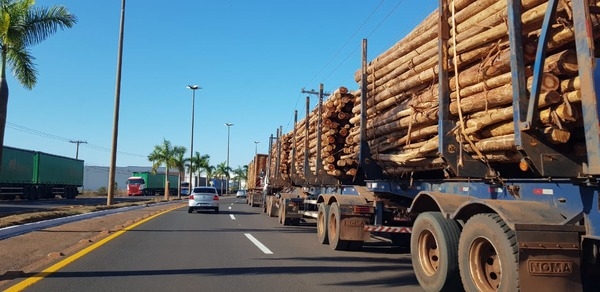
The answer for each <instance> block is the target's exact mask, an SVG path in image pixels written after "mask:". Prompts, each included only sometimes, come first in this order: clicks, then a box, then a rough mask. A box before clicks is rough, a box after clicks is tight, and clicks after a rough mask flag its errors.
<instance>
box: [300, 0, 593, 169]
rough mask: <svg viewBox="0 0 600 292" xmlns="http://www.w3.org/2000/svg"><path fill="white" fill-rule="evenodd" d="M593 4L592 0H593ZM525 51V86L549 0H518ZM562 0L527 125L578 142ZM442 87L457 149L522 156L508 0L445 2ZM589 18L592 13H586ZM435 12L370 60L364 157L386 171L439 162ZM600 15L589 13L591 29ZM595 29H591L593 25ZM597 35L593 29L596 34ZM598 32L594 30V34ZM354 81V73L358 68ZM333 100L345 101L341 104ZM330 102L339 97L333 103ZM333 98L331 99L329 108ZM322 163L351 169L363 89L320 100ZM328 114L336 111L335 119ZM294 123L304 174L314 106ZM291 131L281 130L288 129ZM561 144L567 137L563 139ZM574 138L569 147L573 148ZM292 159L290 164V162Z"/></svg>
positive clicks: (570, 45) (567, 15)
mask: <svg viewBox="0 0 600 292" xmlns="http://www.w3.org/2000/svg"><path fill="white" fill-rule="evenodd" d="M597 2H600V1H598V0H594V3H596V5H597ZM521 3H522V16H521V20H522V23H523V35H524V36H525V38H524V39H525V42H524V44H523V48H522V51H523V53H524V59H525V63H526V66H528V68H526V70H525V74H526V75H527V76H528V77H529V80H528V88H529V89H531V79H532V78H531V75H532V72H531V71H532V70H531V66H532V65H533V61H534V58H535V54H536V50H537V41H538V38H539V35H540V30H541V29H540V28H541V23H542V21H543V18H544V14H545V12H546V9H547V4H548V3H547V1H546V0H521ZM565 3H570V1H568V0H567V1H561V2H560V4H559V11H558V12H557V13H556V20H555V25H553V26H552V28H551V29H550V36H549V39H550V41H549V43H548V58H547V59H546V62H545V64H544V74H543V78H542V90H541V93H540V97H539V101H538V108H539V117H538V118H537V120H536V121H534V123H536V125H537V126H538V129H539V131H540V134H541V135H544V136H545V137H546V138H547V140H548V141H550V142H551V143H556V144H560V145H568V147H578V146H576V144H577V143H579V142H581V141H573V139H574V138H573V137H571V136H572V135H571V133H574V132H576V131H582V130H581V129H582V124H581V117H580V112H581V93H580V87H579V78H578V72H577V60H576V56H575V52H574V49H575V45H574V35H573V30H572V27H573V23H572V17H571V10H570V8H565V7H564V6H563V4H565ZM448 10H449V11H450V14H449V18H448V24H449V26H450V31H449V36H450V37H449V40H448V44H447V45H448V53H449V57H450V60H449V64H448V68H449V70H448V73H449V84H448V87H449V88H450V96H449V102H450V109H449V110H450V118H451V119H452V121H454V122H455V127H454V129H453V130H452V132H451V133H441V134H442V135H454V136H455V137H456V139H457V141H459V142H460V143H461V145H462V149H461V150H462V151H464V152H465V153H466V154H468V155H471V156H472V157H473V158H475V159H480V160H485V161H487V162H490V163H511V162H515V161H518V159H520V157H519V155H518V153H517V151H516V149H515V148H516V147H515V141H514V124H513V112H514V111H513V106H512V102H513V92H512V91H513V90H512V83H513V82H515V81H513V80H512V75H511V68H510V58H511V56H510V54H511V52H510V50H509V43H508V24H507V21H506V19H507V17H508V16H507V2H506V1H505V0H477V1H472V0H455V1H449V9H448ZM592 17H595V16H592ZM438 18H439V15H438V12H437V11H434V12H433V13H432V14H430V16H428V17H427V18H426V19H425V20H424V21H423V22H421V23H420V24H419V25H418V26H417V27H416V28H415V29H414V30H413V31H412V32H411V33H410V34H408V35H407V36H406V37H405V38H404V39H402V40H400V41H399V42H398V43H396V44H395V45H394V46H393V47H392V48H390V49H389V50H387V51H386V52H384V53H382V54H381V55H379V56H378V57H376V58H375V59H374V60H373V61H371V62H370V63H369V64H368V66H367V88H366V89H367V96H368V98H367V101H366V117H367V124H366V131H365V133H364V134H365V136H366V141H367V143H368V145H369V148H370V151H371V159H373V160H375V161H376V162H377V163H378V164H379V165H380V166H382V168H383V170H384V172H385V173H387V174H388V175H403V174H405V173H409V172H413V171H421V170H431V169H440V168H442V167H443V166H444V165H443V161H442V160H441V159H440V158H439V157H438V154H437V152H438V141H439V140H438V134H439V133H438V111H439V101H438V98H439V97H438V95H439V85H438V82H439V80H438V73H439V68H438V59H439V56H438V41H439V36H438ZM599 23H600V21H597V19H594V21H593V24H594V25H595V26H598V24H599ZM595 31H598V30H597V29H595ZM599 35H600V34H599ZM595 37H596V38H597V37H598V36H595ZM355 80H356V82H357V83H358V84H361V72H360V71H358V72H356V74H355ZM340 98H341V99H342V100H344V101H343V102H340V101H339V100H340ZM336 102H337V103H338V104H337V105H336ZM330 103H331V105H330ZM323 108H324V109H325V110H324V111H323V114H322V118H323V120H324V121H326V122H324V123H323V130H322V132H323V136H322V137H321V138H322V145H321V146H323V148H322V153H321V159H322V160H321V161H322V162H323V165H324V168H325V170H326V171H327V173H328V174H330V175H333V176H336V177H348V176H352V175H354V174H355V172H356V165H357V162H358V151H359V147H358V144H359V142H360V128H359V127H360V112H361V104H360V93H359V92H355V93H353V94H350V93H347V91H346V90H345V88H344V90H342V88H340V89H339V90H337V91H336V93H334V94H333V95H332V96H331V97H330V98H329V99H328V100H327V101H325V103H324V107H323ZM332 117H336V119H333V118H332ZM306 118H308V119H309V124H310V127H309V130H308V131H309V133H308V135H306V134H305V133H304V132H305V123H304V121H300V122H298V123H297V124H296V125H295V131H294V132H295V135H294V138H293V139H292V140H294V142H293V145H295V149H296V157H295V170H296V172H297V173H302V171H303V167H304V165H303V163H304V159H303V157H304V156H303V155H304V147H305V146H304V145H305V144H304V139H306V138H307V139H308V147H309V153H310V156H309V157H310V159H309V166H308V167H310V168H311V170H312V171H314V167H315V161H316V159H317V157H316V145H317V141H316V137H317V136H316V132H317V131H316V127H317V121H318V113H317V109H315V110H314V111H313V112H312V113H311V114H310V115H309V116H308V117H306ZM290 134H291V133H289V134H288V135H290ZM567 142H568V143H567ZM571 144H573V146H571ZM288 163H289V161H288Z"/></svg>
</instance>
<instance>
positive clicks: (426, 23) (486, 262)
mask: <svg viewBox="0 0 600 292" xmlns="http://www.w3.org/2000/svg"><path fill="white" fill-rule="evenodd" d="M599 3H600V1H597V0H570V1H557V0H553V1H542V0H522V1H503V0H477V1H472V0H468V1H467V0H455V1H449V0H441V1H440V6H439V7H438V9H437V10H436V11H434V12H433V13H431V14H430V15H429V16H428V17H427V18H426V19H425V20H423V21H422V22H421V23H420V24H419V25H418V26H417V27H415V28H414V29H413V31H412V32H411V33H409V34H408V35H407V36H406V37H405V38H403V39H402V40H400V41H399V42H397V43H396V44H395V45H394V46H392V47H391V48H390V49H388V50H387V51H385V52H383V53H382V54H380V55H379V56H377V57H376V58H375V59H373V60H372V61H370V62H369V61H368V60H367V53H366V47H367V43H366V40H363V54H362V66H361V68H360V69H359V70H358V71H357V72H356V74H355V80H356V82H357V83H358V87H359V90H357V91H355V92H350V91H349V90H348V89H346V88H345V87H340V88H339V89H337V90H335V91H334V92H333V94H330V95H329V97H328V99H327V100H325V101H324V100H323V96H324V94H323V85H321V87H320V90H319V103H318V104H317V106H316V107H315V108H314V109H313V110H311V109H310V105H309V100H308V98H307V106H306V115H305V117H304V118H303V120H300V121H298V115H297V112H296V118H295V120H294V126H293V129H292V130H291V131H289V132H287V133H283V130H282V128H281V127H279V128H278V129H277V131H276V132H277V133H276V135H275V136H271V139H270V146H269V148H270V149H269V158H268V167H267V178H268V184H269V190H271V191H272V193H273V195H271V196H268V197H266V200H265V202H266V204H263V205H264V209H263V211H265V212H266V213H267V214H269V215H271V216H275V215H277V216H279V221H280V222H281V223H282V224H286V225H287V224H296V223H298V222H299V220H300V219H301V218H302V217H304V216H310V217H314V218H316V222H317V228H316V229H317V239H318V241H319V242H321V243H323V244H329V245H330V246H331V248H332V249H334V250H357V249H360V248H361V246H362V245H363V242H364V241H365V240H367V239H368V238H369V236H370V234H371V233H372V232H379V233H380V234H388V235H389V236H390V238H391V239H392V241H395V242H396V243H399V244H406V245H408V246H409V247H410V253H411V257H412V263H413V268H414V272H415V275H416V277H417V279H418V281H419V284H420V285H421V286H422V287H423V289H425V290H426V291H441V290H452V291H455V290H460V289H461V287H462V289H464V290H466V291H497V290H500V291H535V290H539V291H582V290H583V291H600V284H599V282H600V197H599V191H600V186H599V178H600V119H599V112H600V109H599V106H598V96H599V95H598V93H597V90H598V89H600V88H597V87H598V86H599V85H600V69H599V68H598V67H597V58H598V56H599V55H600V53H599V52H600V50H599V49H598V48H596V47H595V46H596V45H597V44H598V43H599V41H600V18H599V17H598V15H597V13H600V8H599V5H598V4H599ZM265 193H268V192H265Z"/></svg>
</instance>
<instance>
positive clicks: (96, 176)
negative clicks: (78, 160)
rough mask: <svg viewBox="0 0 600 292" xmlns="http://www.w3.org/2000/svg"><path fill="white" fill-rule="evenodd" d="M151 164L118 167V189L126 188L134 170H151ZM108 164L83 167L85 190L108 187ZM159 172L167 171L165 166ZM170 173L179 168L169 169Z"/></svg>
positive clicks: (116, 171)
mask: <svg viewBox="0 0 600 292" xmlns="http://www.w3.org/2000/svg"><path fill="white" fill-rule="evenodd" d="M151 170H152V167H150V166H127V167H117V168H116V169H115V183H116V184H117V189H118V190H125V189H126V188H127V186H126V185H125V183H126V181H127V179H128V178H129V177H130V176H131V175H132V174H133V173H134V172H142V171H151ZM108 172H109V167H108V166H91V165H86V166H84V169H83V190H84V191H97V190H98V189H99V188H107V186H108ZM157 172H162V173H164V172H165V168H164V167H160V168H158V170H157ZM169 173H170V174H178V173H179V171H178V170H173V169H169Z"/></svg>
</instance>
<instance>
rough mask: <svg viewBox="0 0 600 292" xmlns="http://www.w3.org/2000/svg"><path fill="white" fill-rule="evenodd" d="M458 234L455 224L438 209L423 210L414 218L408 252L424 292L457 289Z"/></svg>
mask: <svg viewBox="0 0 600 292" xmlns="http://www.w3.org/2000/svg"><path fill="white" fill-rule="evenodd" d="M459 236H460V227H459V225H458V223H457V222H456V221H454V220H452V219H447V218H444V216H443V215H442V214H441V213H440V212H424V213H421V214H419V216H418V217H417V219H416V220H415V224H414V225H413V233H412V236H411V240H410V253H411V257H412V264H413V269H414V271H415V276H416V277H417V280H418V281H419V284H420V285H421V287H422V288H423V289H424V290H425V291H456V290H460V288H461V285H460V274H459V271H458V240H459Z"/></svg>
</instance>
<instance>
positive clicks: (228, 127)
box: [225, 123, 233, 194]
mask: <svg viewBox="0 0 600 292" xmlns="http://www.w3.org/2000/svg"><path fill="white" fill-rule="evenodd" d="M225 126H227V188H226V190H225V194H229V132H230V129H231V126H233V124H232V123H225Z"/></svg>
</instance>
